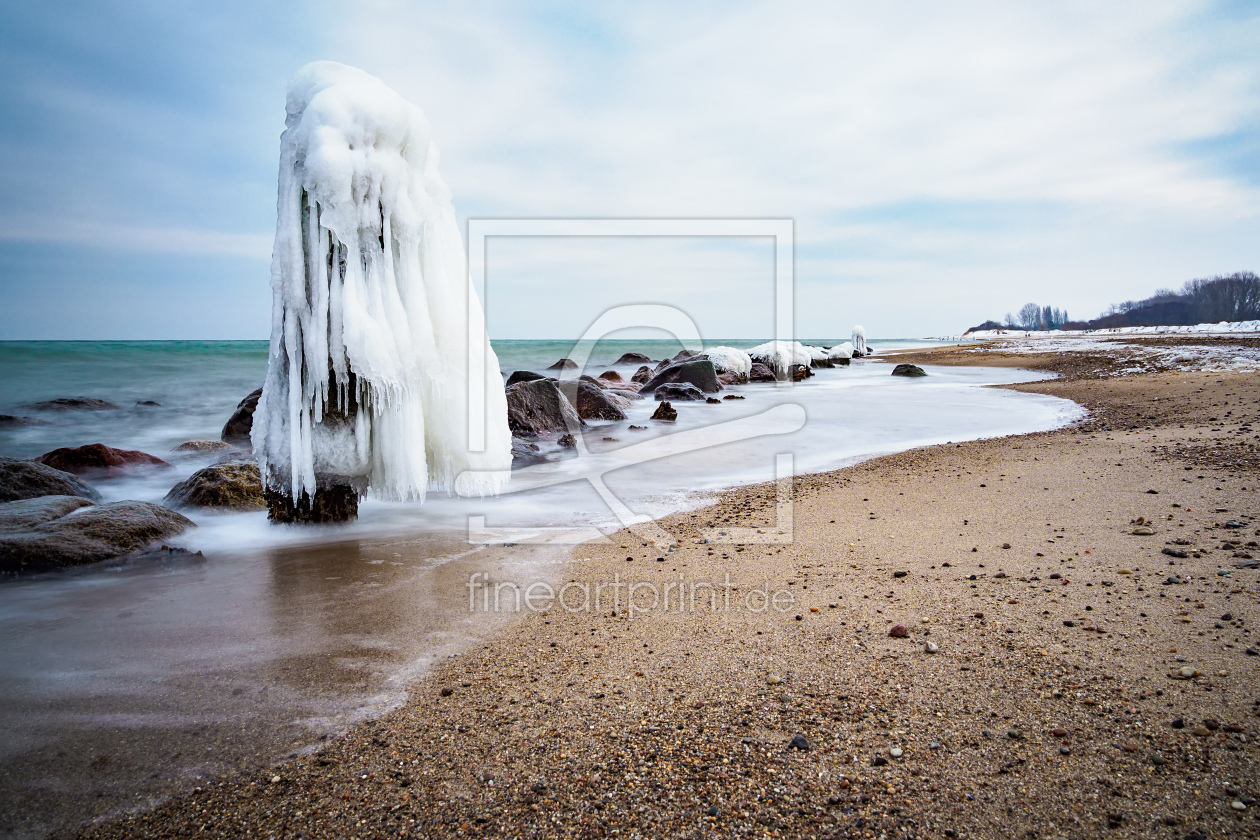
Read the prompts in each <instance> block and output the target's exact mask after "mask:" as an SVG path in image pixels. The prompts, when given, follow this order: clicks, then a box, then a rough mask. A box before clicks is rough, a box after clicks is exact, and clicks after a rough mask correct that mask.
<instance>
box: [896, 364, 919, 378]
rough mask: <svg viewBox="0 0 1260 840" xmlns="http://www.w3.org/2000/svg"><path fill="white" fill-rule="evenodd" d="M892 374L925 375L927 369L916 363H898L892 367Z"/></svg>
mask: <svg viewBox="0 0 1260 840" xmlns="http://www.w3.org/2000/svg"><path fill="white" fill-rule="evenodd" d="M892 375H893V376H927V371H925V370H924V369H923V368H921V367H919V366H918V365H907V364H900V365H897V366H896V367H895V368H893V372H892Z"/></svg>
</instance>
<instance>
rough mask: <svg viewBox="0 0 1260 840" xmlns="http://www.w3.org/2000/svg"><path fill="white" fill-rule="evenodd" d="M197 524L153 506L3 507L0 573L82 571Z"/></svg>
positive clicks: (48, 500) (65, 503) (74, 503)
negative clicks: (70, 568) (73, 568)
mask: <svg viewBox="0 0 1260 840" xmlns="http://www.w3.org/2000/svg"><path fill="white" fill-rule="evenodd" d="M191 527H193V523H192V522H190V521H189V520H188V519H186V518H185V517H183V516H181V515H180V514H178V513H176V512H175V511H173V510H167V509H166V508H164V507H162V506H160V505H154V504H150V503H149V502H111V503H110V504H107V505H97V504H93V503H92V502H90V501H88V500H87V499H83V498H80V497H78V496H41V497H40V498H37V499H23V500H21V501H16V502H6V503H5V504H2V505H0V571H2V572H8V573H13V572H34V571H41V570H46V569H54V568H61V567H64V566H81V565H84V564H87V563H96V562H98V561H101V560H109V559H111V558H114V557H119V556H122V555H124V554H130V553H131V552H134V551H138V550H140V549H143V548H145V547H146V546H148V545H150V544H151V543H153V542H156V541H157V540H161V539H167V538H169V537H173V536H175V535H176V534H180V533H183V532H184V531H186V530H187V529H189V528H191Z"/></svg>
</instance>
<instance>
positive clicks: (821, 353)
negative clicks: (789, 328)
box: [801, 344, 828, 362]
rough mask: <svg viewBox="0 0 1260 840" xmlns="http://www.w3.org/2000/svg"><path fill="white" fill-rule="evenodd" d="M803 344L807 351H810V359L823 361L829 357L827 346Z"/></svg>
mask: <svg viewBox="0 0 1260 840" xmlns="http://www.w3.org/2000/svg"><path fill="white" fill-rule="evenodd" d="M801 346H802V347H804V348H805V352H807V353H809V358H810V361H814V362H821V361H824V360H825V359H827V358H828V356H827V350H826V348H825V347H815V346H814V345H812V344H802V345H801Z"/></svg>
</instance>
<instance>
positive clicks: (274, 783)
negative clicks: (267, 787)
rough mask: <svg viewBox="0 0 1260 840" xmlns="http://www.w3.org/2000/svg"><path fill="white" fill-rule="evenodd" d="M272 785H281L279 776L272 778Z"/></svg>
mask: <svg viewBox="0 0 1260 840" xmlns="http://www.w3.org/2000/svg"><path fill="white" fill-rule="evenodd" d="M271 783H272V784H273V785H278V784H280V777H279V776H272V777H271Z"/></svg>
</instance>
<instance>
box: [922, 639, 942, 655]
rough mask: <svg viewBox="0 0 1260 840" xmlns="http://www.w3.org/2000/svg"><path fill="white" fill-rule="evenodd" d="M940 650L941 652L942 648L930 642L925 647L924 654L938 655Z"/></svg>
mask: <svg viewBox="0 0 1260 840" xmlns="http://www.w3.org/2000/svg"><path fill="white" fill-rule="evenodd" d="M938 650H940V648H939V647H938V646H937V644H936V642H928V643H927V644H925V645H924V646H923V652H924V653H936V652H937V651H938Z"/></svg>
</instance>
